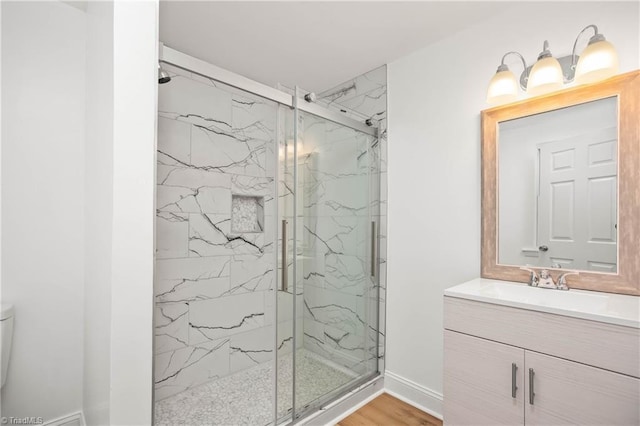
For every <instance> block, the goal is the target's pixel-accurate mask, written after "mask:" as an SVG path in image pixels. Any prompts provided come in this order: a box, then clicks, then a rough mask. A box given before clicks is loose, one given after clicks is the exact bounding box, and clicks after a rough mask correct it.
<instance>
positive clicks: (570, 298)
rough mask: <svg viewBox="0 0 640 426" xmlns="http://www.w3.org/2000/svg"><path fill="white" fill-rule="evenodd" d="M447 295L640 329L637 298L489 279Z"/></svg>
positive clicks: (456, 289)
mask: <svg viewBox="0 0 640 426" xmlns="http://www.w3.org/2000/svg"><path fill="white" fill-rule="evenodd" d="M444 295H445V296H448V297H457V298H461V299H469V300H476V301H479V302H485V303H493V304H495V305H504V306H512V307H514V308H522V309H529V310H533V311H539V312H549V313H552V314H557V315H564V316H569V317H575V318H583V319H587V320H592V321H599V322H606V323H610V324H618V325H623V326H626V327H634V328H640V297H638V296H627V295H623V294H613V293H601V292H598V291H585V290H573V289H572V290H569V291H564V290H553V289H545V288H540V287H530V286H528V285H527V284H525V283H515V282H509V281H498V280H492V279H486V278H477V279H475V280H472V281H468V282H466V283H463V284H460V285H457V286H455V287H451V288H448V289H446V290H445V291H444Z"/></svg>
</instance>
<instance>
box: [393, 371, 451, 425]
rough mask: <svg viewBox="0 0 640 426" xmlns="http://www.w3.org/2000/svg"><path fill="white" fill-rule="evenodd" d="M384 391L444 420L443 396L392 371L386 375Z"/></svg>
mask: <svg viewBox="0 0 640 426" xmlns="http://www.w3.org/2000/svg"><path fill="white" fill-rule="evenodd" d="M384 391H385V392H387V393H388V394H389V395H391V396H395V397H396V398H398V399H399V400H401V401H404V402H406V403H407V404H411V405H413V406H414V407H416V408H419V409H421V410H422V411H424V412H425V413H428V414H431V415H432V416H434V417H437V418H439V419H440V420H442V411H443V410H442V394H441V393H439V392H435V391H433V390H431V389H429V388H426V387H424V386H422V385H419V384H417V383H415V382H413V381H411V380H409V379H405V378H404V377H402V376H399V375H397V374H394V373H392V372H390V371H386V372H385V373H384Z"/></svg>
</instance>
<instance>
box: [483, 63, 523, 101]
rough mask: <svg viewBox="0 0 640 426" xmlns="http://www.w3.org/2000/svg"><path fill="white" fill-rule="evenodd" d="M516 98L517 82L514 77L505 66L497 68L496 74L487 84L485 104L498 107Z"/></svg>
mask: <svg viewBox="0 0 640 426" xmlns="http://www.w3.org/2000/svg"><path fill="white" fill-rule="evenodd" d="M517 98H518V82H517V81H516V76H515V75H513V73H512V72H511V71H509V69H508V68H507V67H506V66H501V67H500V68H498V72H496V74H495V75H494V76H493V78H492V79H491V81H490V82H489V89H488V90H487V103H488V104H489V105H500V104H506V103H509V102H513V101H515V100H516V99H517Z"/></svg>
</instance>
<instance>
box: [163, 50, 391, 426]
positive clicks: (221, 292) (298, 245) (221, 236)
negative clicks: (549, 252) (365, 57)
mask: <svg viewBox="0 0 640 426" xmlns="http://www.w3.org/2000/svg"><path fill="white" fill-rule="evenodd" d="M161 58H162V71H163V72H164V73H166V74H168V75H169V76H170V80H168V82H167V83H166V84H161V85H160V86H159V94H158V122H159V125H158V155H157V197H156V198H157V203H156V215H157V220H156V262H155V265H156V266H155V283H154V293H155V307H156V310H155V312H156V315H155V321H154V322H155V324H154V327H155V353H154V356H155V372H154V388H155V392H154V394H155V401H154V418H155V424H156V425H165V424H166V425H168V424H214V425H215V424H255V425H268V424H286V423H292V422H296V421H297V420H299V419H301V418H303V417H306V416H308V415H311V414H313V413H314V412H316V411H318V410H319V409H320V408H321V407H323V406H326V404H327V403H329V402H331V401H332V400H335V399H336V398H338V397H340V396H342V395H345V394H346V393H348V392H350V391H352V390H353V389H355V388H356V387H357V386H358V385H360V384H362V383H365V382H366V381H368V380H371V379H372V378H374V377H376V376H377V375H378V372H379V371H380V369H381V366H380V363H381V362H382V359H383V352H382V349H381V348H383V341H382V338H381V336H383V334H384V323H383V321H382V320H383V316H382V317H381V315H380V310H381V307H382V309H383V308H384V284H383V279H384V256H385V253H384V247H383V246H381V245H379V241H380V232H381V231H383V230H384V227H385V225H386V224H385V223H384V217H385V216H384V212H383V211H382V210H381V206H384V203H383V202H381V199H380V179H381V176H382V175H383V173H384V172H383V169H382V161H381V157H382V156H381V153H382V152H383V151H382V148H383V146H384V143H381V141H382V139H381V138H380V136H381V135H382V134H383V133H382V132H381V131H380V128H377V129H376V128H367V127H366V126H365V125H364V124H362V122H364V119H361V120H360V121H358V120H356V118H358V119H360V118H361V117H358V116H357V114H355V113H354V115H353V117H352V118H348V119H347V118H345V119H342V118H340V119H338V120H337V121H336V115H335V112H333V113H332V112H331V110H330V109H329V108H327V107H328V106H329V103H330V102H333V103H336V105H338V104H339V103H337V102H338V101H340V102H341V100H340V99H336V97H335V96H332V95H331V93H330V92H328V93H326V94H325V95H324V97H323V96H322V95H320V96H319V100H318V104H317V105H316V106H317V110H314V111H313V112H309V111H303V110H301V109H299V108H298V107H297V106H296V105H294V102H293V97H292V96H291V94H292V93H293V92H289V91H287V90H284V91H279V90H275V89H272V88H268V87H266V86H264V87H265V88H264V89H260V90H256V87H258V88H260V87H262V86H261V85H260V84H258V83H255V82H254V83H253V84H252V85H251V87H250V88H249V89H251V90H252V91H251V92H250V91H247V90H242V89H241V88H239V87H242V84H238V83H237V82H236V81H234V82H229V81H226V82H225V81H221V80H222V78H220V79H216V73H215V70H216V67H210V68H209V66H208V64H205V63H203V62H202V61H197V60H195V59H194V58H191V57H189V56H187V55H184V54H182V53H180V52H177V51H175V50H172V49H169V48H166V47H163V49H162V54H161ZM225 75H226V76H227V78H228V76H229V74H225ZM205 76H208V77H205ZM238 77H239V76H238ZM356 80H357V79H356ZM165 81H166V79H165ZM238 81H243V80H242V79H240V80H238ZM362 81H366V84H364V85H363V87H367V91H366V92H363V93H357V91H353V92H352V93H350V94H349V91H344V90H340V88H336V92H337V93H340V95H339V96H344V95H345V94H346V95H347V98H346V99H345V100H344V104H345V105H344V106H343V107H341V108H344V107H348V106H347V105H346V104H348V103H349V102H352V103H353V104H354V105H355V104H362V101H363V100H365V99H376V100H378V101H380V99H382V102H383V103H382V104H379V105H376V106H373V107H372V106H370V105H369V107H371V108H373V109H371V111H370V112H371V114H370V115H371V116H373V115H374V114H378V113H379V111H378V110H382V112H383V113H385V112H386V95H385V93H386V69H384V68H382V69H378V70H374V72H372V73H369V74H367V75H365V76H363V77H362ZM376 81H378V82H379V83H375V82H376ZM226 83H230V84H226ZM349 87H357V85H355V84H352V82H349ZM354 90H355V89H354ZM372 91H377V92H375V93H373V92H372ZM256 92H258V93H256ZM265 93H266V94H267V95H265ZM372 94H375V96H371V95H372ZM349 95H350V96H349ZM383 95H385V96H383ZM287 99H288V102H289V104H287V103H286V100H287ZM323 99H324V100H323ZM378 118H380V116H379V115H378ZM382 119H384V117H382ZM381 278H382V279H381Z"/></svg>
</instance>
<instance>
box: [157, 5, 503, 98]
mask: <svg viewBox="0 0 640 426" xmlns="http://www.w3.org/2000/svg"><path fill="white" fill-rule="evenodd" d="M505 7H507V4H505V3H499V2H477V1H475V2H442V1H440V2H399V1H395V2H394V1H387V2H362V1H360V2H315V1H300V2H271V1H259V2H245V1H225V2H214V1H199V2H198V1H196V2H191V1H161V2H160V40H161V41H162V42H164V43H165V44H166V45H167V46H169V47H172V48H174V49H177V50H180V51H182V52H184V53H187V54H189V55H191V56H195V57H197V58H200V59H203V60H205V61H207V62H210V63H212V64H215V65H217V66H219V67H222V68H226V69H228V70H230V71H233V72H235V73H238V74H241V75H244V76H246V77H249V78H251V79H253V80H257V81H260V82H262V83H264V84H267V85H269V86H275V85H276V84H277V83H282V84H284V85H286V86H289V87H293V86H294V85H296V84H297V85H299V86H300V87H303V88H305V89H308V90H312V91H315V92H322V91H324V90H327V89H330V88H332V87H334V86H337V85H338V84H340V83H342V82H344V81H346V80H349V79H351V78H353V77H355V76H357V75H360V74H363V73H364V72H366V71H369V70H371V69H373V68H376V67H378V66H380V65H383V64H385V63H389V62H392V61H393V60H395V59H398V58H400V57H402V56H405V55H407V54H409V53H410V52H413V51H415V50H418V49H420V48H422V47H425V46H427V45H428V44H431V43H433V42H435V41H437V40H439V39H442V38H444V37H446V36H447V35H450V34H453V33H455V32H457V31H460V30H462V29H464V28H466V27H469V26H471V25H473V24H474V23H476V22H479V21H481V20H483V19H486V18H489V17H491V16H493V15H495V14H496V13H499V12H502V11H504V9H505Z"/></svg>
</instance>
